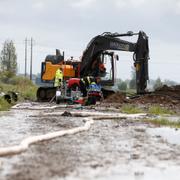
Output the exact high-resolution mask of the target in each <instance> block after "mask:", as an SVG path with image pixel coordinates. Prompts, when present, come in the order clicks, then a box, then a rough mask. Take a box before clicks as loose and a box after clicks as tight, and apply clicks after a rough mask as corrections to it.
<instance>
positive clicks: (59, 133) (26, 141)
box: [0, 112, 145, 156]
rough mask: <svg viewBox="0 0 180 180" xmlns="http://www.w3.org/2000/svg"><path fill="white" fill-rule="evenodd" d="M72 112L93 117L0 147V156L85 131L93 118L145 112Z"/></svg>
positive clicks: (136, 115) (132, 116)
mask: <svg viewBox="0 0 180 180" xmlns="http://www.w3.org/2000/svg"><path fill="white" fill-rule="evenodd" d="M72 114H74V115H75V114H76V115H82V116H85V115H86V116H89V115H91V116H93V114H94V115H95V117H86V118H83V120H84V121H85V122H86V123H85V125H84V126H80V127H76V128H72V129H69V130H61V131H57V132H51V133H47V134H44V135H38V136H31V137H28V138H26V139H24V140H22V141H21V143H20V144H19V145H16V146H11V147H2V148H0V156H8V155H13V154H19V153H21V152H24V151H26V150H27V149H28V147H29V145H30V144H33V143H37V142H40V141H45V140H50V139H53V138H56V137H60V136H64V135H71V134H75V133H78V132H82V131H87V130H89V129H90V127H91V124H93V123H94V120H100V119H117V118H119V119H120V118H137V117H138V118H140V117H144V115H145V114H134V115H127V114H120V113H119V114H116V115H114V114H110V113H108V114H107V115H106V114H105V113H97V112H96V113H94V112H93V113H92V112H91V113H89V112H72Z"/></svg>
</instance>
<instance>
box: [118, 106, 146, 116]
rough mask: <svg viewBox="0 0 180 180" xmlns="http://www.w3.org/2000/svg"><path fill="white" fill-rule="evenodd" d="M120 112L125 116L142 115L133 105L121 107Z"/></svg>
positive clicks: (140, 110) (141, 111)
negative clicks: (125, 114)
mask: <svg viewBox="0 0 180 180" xmlns="http://www.w3.org/2000/svg"><path fill="white" fill-rule="evenodd" d="M121 112H123V113H127V114H136V113H143V112H144V111H143V110H142V109H141V108H139V107H136V106H135V105H131V104H125V105H123V106H122V107H121Z"/></svg>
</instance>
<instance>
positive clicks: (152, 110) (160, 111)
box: [148, 105, 175, 115]
mask: <svg viewBox="0 0 180 180" xmlns="http://www.w3.org/2000/svg"><path fill="white" fill-rule="evenodd" d="M148 113H150V114H155V115H162V114H175V112H173V111H172V110H169V109H167V108H164V107H160V106H158V105H154V106H151V107H150V108H149V109H148Z"/></svg>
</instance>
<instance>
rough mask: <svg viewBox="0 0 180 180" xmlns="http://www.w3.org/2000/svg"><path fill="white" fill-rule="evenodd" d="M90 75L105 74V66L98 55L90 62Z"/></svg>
mask: <svg viewBox="0 0 180 180" xmlns="http://www.w3.org/2000/svg"><path fill="white" fill-rule="evenodd" d="M91 68H92V76H95V77H97V76H105V72H106V68H105V66H104V64H103V63H102V62H101V59H100V57H99V56H98V57H97V58H96V59H95V60H94V61H93V63H92V66H91Z"/></svg>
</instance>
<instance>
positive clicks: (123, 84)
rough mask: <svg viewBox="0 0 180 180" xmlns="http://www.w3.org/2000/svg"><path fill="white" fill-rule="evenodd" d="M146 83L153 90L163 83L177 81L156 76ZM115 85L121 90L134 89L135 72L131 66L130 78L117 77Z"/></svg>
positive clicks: (171, 84)
mask: <svg viewBox="0 0 180 180" xmlns="http://www.w3.org/2000/svg"><path fill="white" fill-rule="evenodd" d="M148 84H149V87H150V88H151V89H153V90H154V89H157V88H160V87H162V86H163V85H168V86H174V85H176V84H177V83H176V82H175V81H172V80H168V79H167V80H164V81H162V80H161V78H160V77H158V78H157V79H156V80H153V79H151V80H150V81H149V83H148ZM117 87H118V89H119V90H121V91H126V90H127V89H136V72H135V69H134V68H133V67H132V70H131V79H127V80H125V81H123V80H122V79H118V81H117Z"/></svg>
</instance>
